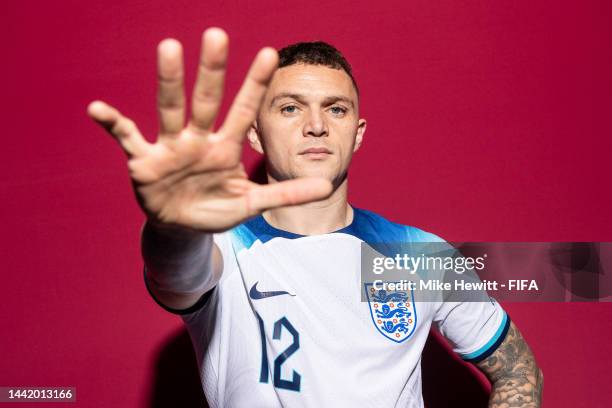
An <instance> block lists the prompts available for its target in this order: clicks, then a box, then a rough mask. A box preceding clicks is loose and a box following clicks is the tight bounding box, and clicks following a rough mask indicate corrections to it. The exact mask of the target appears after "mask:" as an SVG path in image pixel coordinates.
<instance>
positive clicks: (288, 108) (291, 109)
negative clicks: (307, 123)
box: [281, 105, 297, 114]
mask: <svg viewBox="0 0 612 408" xmlns="http://www.w3.org/2000/svg"><path fill="white" fill-rule="evenodd" d="M295 112H297V106H295V105H287V106H283V107H282V108H281V113H289V114H291V113H295Z"/></svg>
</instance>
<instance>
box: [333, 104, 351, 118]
mask: <svg viewBox="0 0 612 408" xmlns="http://www.w3.org/2000/svg"><path fill="white" fill-rule="evenodd" d="M329 110H330V111H331V113H333V114H334V115H336V116H343V115H344V114H346V112H347V111H348V109H346V108H344V107H342V106H338V105H336V106H332V107H331V108H329Z"/></svg>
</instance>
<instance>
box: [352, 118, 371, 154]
mask: <svg viewBox="0 0 612 408" xmlns="http://www.w3.org/2000/svg"><path fill="white" fill-rule="evenodd" d="M367 124H368V123H367V122H366V120H365V119H359V124H358V125H357V135H356V136H355V147H354V148H353V153H355V152H356V151H357V150H358V149H359V147H361V142H362V141H363V134H364V133H365V131H366V127H367Z"/></svg>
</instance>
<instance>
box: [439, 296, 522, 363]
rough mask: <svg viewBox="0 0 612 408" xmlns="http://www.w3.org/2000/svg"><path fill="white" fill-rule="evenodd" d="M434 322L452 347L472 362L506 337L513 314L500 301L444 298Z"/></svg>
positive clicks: (492, 349)
mask: <svg viewBox="0 0 612 408" xmlns="http://www.w3.org/2000/svg"><path fill="white" fill-rule="evenodd" d="M434 323H435V324H436V326H437V327H438V329H439V330H440V332H441V333H442V335H443V336H444V337H446V338H447V339H448V340H449V342H450V343H451V345H452V347H453V350H454V351H455V352H456V353H457V354H459V356H460V357H461V358H462V359H464V360H466V361H469V362H473V363H477V362H479V361H482V360H484V359H485V358H487V357H488V356H490V355H491V354H493V352H494V351H495V350H496V349H497V347H499V345H500V344H501V343H502V342H503V341H504V339H505V337H506V334H507V333H508V329H509V328H510V318H509V317H508V314H507V313H506V311H505V310H504V309H503V308H502V307H501V305H500V304H499V303H497V301H495V300H494V299H491V301H490V302H482V301H480V302H475V301H474V302H442V303H441V304H440V305H439V307H438V309H437V310H436V313H435V316H434Z"/></svg>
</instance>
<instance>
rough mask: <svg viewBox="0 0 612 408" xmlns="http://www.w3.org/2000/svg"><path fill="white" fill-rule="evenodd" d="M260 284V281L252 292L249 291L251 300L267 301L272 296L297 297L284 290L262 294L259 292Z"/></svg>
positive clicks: (253, 287) (252, 288)
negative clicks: (258, 285)
mask: <svg viewBox="0 0 612 408" xmlns="http://www.w3.org/2000/svg"><path fill="white" fill-rule="evenodd" d="M258 283H259V281H258V282H255V284H254V285H253V286H252V287H251V290H250V291H249V296H250V297H251V299H254V300H258V299H265V298H269V297H272V296H280V295H289V296H295V295H293V294H291V293H289V292H287V291H284V290H273V291H270V292H260V291H258V290H257V284H258Z"/></svg>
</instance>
